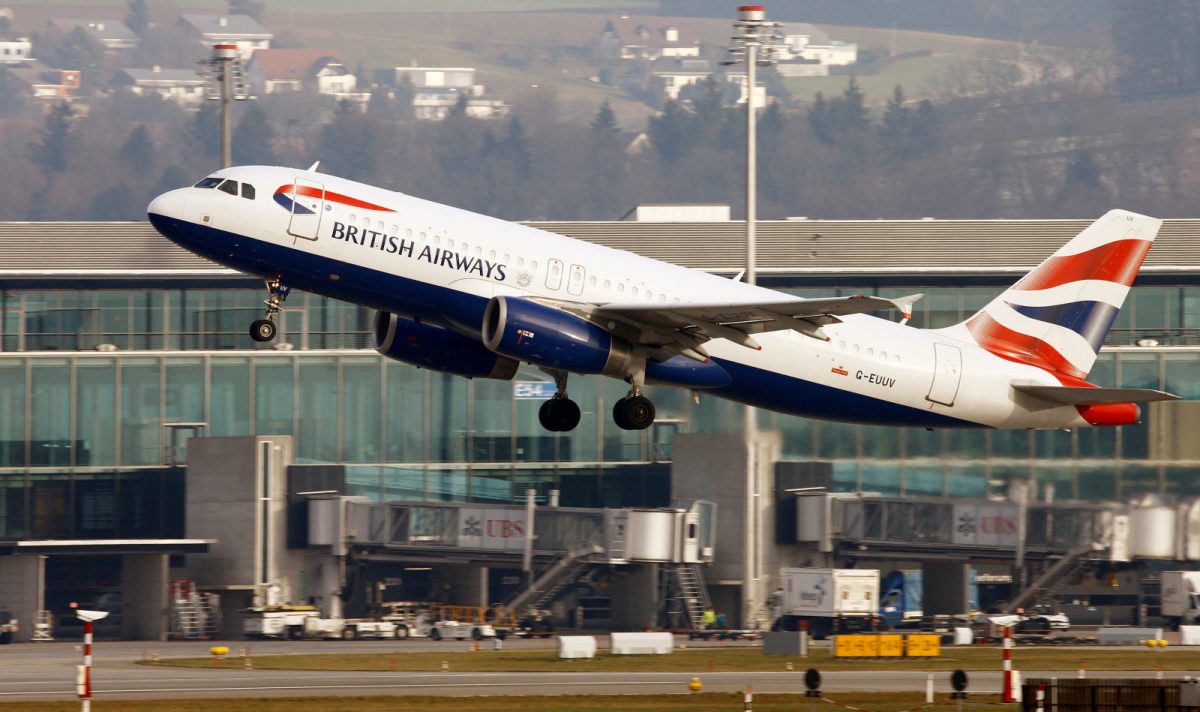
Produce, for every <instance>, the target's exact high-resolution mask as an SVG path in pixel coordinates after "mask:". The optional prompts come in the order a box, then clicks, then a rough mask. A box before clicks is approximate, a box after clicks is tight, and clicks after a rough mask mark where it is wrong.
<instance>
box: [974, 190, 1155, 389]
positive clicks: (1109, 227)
mask: <svg viewBox="0 0 1200 712" xmlns="http://www.w3.org/2000/svg"><path fill="white" fill-rule="evenodd" d="M1161 225H1162V221H1161V220H1157V219H1155V218H1150V217H1146V216H1145V215H1138V214H1136V213H1131V212H1127V211H1124V210H1112V211H1109V212H1108V213H1107V214H1105V215H1104V217H1102V218H1100V219H1099V220H1097V221H1096V222H1094V223H1092V224H1091V225H1089V226H1088V227H1087V228H1086V229H1084V231H1083V232H1081V233H1079V234H1078V235H1076V236H1075V238H1074V239H1072V240H1071V241H1070V242H1068V243H1067V244H1066V245H1063V246H1062V247H1061V248H1060V249H1059V250H1058V251H1057V252H1055V253H1054V254H1053V255H1051V256H1050V257H1049V258H1047V259H1046V260H1045V261H1044V262H1042V263H1041V264H1040V265H1038V266H1037V267H1036V268H1034V270H1033V271H1032V272H1030V273H1029V274H1027V275H1025V276H1024V277H1023V278H1021V280H1020V281H1018V282H1017V283H1016V284H1014V285H1013V286H1012V287H1010V288H1009V289H1008V290H1007V291H1005V292H1004V293H1003V294H1001V295H1000V296H999V297H996V298H995V299H993V300H992V301H991V302H990V303H989V304H988V305H987V306H985V307H984V308H983V309H981V310H980V311H979V312H977V313H976V314H975V315H974V316H972V317H971V318H970V319H967V321H966V322H964V323H963V324H962V325H961V326H965V327H966V329H967V331H968V332H970V336H971V338H972V339H973V340H974V341H975V342H976V343H977V344H979V345H980V346H981V347H983V348H984V349H986V350H988V351H990V352H991V353H993V354H995V355H997V356H1000V357H1001V358H1004V359H1008V360H1010V361H1016V362H1018V363H1026V364H1029V365H1031V366H1037V367H1038V368H1042V369H1044V370H1046V371H1049V372H1051V373H1052V374H1054V375H1055V376H1056V377H1058V378H1059V379H1060V380H1061V381H1063V382H1064V383H1065V382H1068V381H1073V380H1077V381H1083V380H1084V379H1086V378H1087V375H1088V372H1089V371H1091V369H1092V365H1093V364H1094V363H1095V362H1096V356H1097V355H1098V354H1099V353H1100V347H1101V346H1102V345H1103V344H1104V339H1105V338H1106V337H1107V336H1108V331H1109V329H1110V328H1111V327H1112V324H1113V321H1114V320H1115V319H1116V318H1117V312H1118V311H1119V310H1120V309H1121V305H1122V304H1124V303H1125V297H1126V296H1127V295H1128V294H1129V288H1130V286H1131V285H1132V284H1133V280H1134V278H1135V277H1136V276H1137V273H1138V270H1139V269H1140V268H1141V266H1142V261H1143V260H1144V259H1145V258H1146V253H1147V252H1149V250H1150V245H1151V244H1153V242H1154V238H1155V236H1156V235H1157V234H1158V229H1159V227H1161Z"/></svg>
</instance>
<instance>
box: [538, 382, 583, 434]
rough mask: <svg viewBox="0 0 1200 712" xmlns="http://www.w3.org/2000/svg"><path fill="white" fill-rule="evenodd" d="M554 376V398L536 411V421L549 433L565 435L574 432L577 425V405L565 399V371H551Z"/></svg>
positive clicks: (578, 414)
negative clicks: (570, 431)
mask: <svg viewBox="0 0 1200 712" xmlns="http://www.w3.org/2000/svg"><path fill="white" fill-rule="evenodd" d="M550 375H551V376H554V385H555V387H556V392H555V394H554V397H553V398H551V399H550V400H548V401H546V402H545V403H543V404H542V407H541V408H540V409H539V410H538V420H539V421H541V423H542V427H543V428H545V429H546V430H549V431H550V432H554V433H565V432H567V431H569V430H574V429H575V426H577V425H579V417H580V413H579V405H578V404H576V403H575V401H573V400H571V399H570V398H568V397H567V374H566V372H565V371H551V372H550Z"/></svg>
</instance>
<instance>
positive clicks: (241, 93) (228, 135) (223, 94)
mask: <svg viewBox="0 0 1200 712" xmlns="http://www.w3.org/2000/svg"><path fill="white" fill-rule="evenodd" d="M200 66H201V67H202V69H201V70H200V74H202V75H204V76H205V78H206V79H207V80H208V86H207V89H206V92H205V95H206V97H205V98H208V99H214V100H220V102H221V167H222V168H228V167H230V166H232V165H233V119H232V117H231V104H232V103H233V101H234V100H235V99H236V100H238V101H243V100H245V99H249V98H250V93H249V90H248V88H247V87H246V81H245V72H244V71H243V69H242V62H241V58H240V55H238V47H237V45H236V44H229V43H221V44H215V45H213V53H212V57H210V58H209V59H202V60H200ZM215 82H220V83H221V87H220V92H219V93H218V92H217V91H216V88H215V87H214V86H213V84H214V83H215Z"/></svg>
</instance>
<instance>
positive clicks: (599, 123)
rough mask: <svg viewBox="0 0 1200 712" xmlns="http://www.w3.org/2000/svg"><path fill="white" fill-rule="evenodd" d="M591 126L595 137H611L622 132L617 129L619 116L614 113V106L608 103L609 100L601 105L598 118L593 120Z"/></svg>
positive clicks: (597, 114) (597, 113)
mask: <svg viewBox="0 0 1200 712" xmlns="http://www.w3.org/2000/svg"><path fill="white" fill-rule="evenodd" d="M591 126H592V134H593V136H611V135H616V134H617V133H619V132H620V129H619V128H618V127H617V115H616V114H615V113H613V110H612V104H610V103H608V99H605V100H604V103H603V104H601V105H600V109H599V111H597V112H596V116H595V117H593V118H592V124H591Z"/></svg>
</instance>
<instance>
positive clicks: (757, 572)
mask: <svg viewBox="0 0 1200 712" xmlns="http://www.w3.org/2000/svg"><path fill="white" fill-rule="evenodd" d="M780 27H782V25H781V24H780V23H778V22H768V21H767V13H766V9H765V8H764V7H763V6H762V5H742V6H741V7H739V8H738V19H737V21H736V22H734V23H733V37H732V40H731V44H730V46H729V59H728V60H727V61H725V62H723V63H722V64H725V65H727V66H728V65H734V64H738V63H740V62H745V63H746V273H745V280H746V284H757V282H758V267H757V260H756V255H755V253H756V251H757V246H756V244H755V238H756V236H755V233H754V228H755V225H754V223H755V220H756V219H757V215H756V212H757V199H758V196H757V190H758V181H757V178H758V176H757V173H758V161H757V153H756V149H757V146H756V142H757V136H756V131H755V129H756V128H757V127H756V125H755V120H756V119H757V116H756V114H755V105H754V94H755V92H754V90H755V85H756V84H757V81H758V79H757V69H758V65H759V64H763V65H764V66H765V65H769V64H772V63H773V62H774V61H775V52H776V49H775V47H776V44H777V42H778V41H779V40H780V39H781V38H780V35H779V28H780ZM760 50H761V53H760ZM742 413H743V422H742V431H743V433H744V435H745V443H746V491H745V496H746V509H745V514H746V528H745V534H744V536H745V546H744V548H743V553H742V624H743V626H745V627H749V626H750V625H752V624H753V623H754V618H755V617H756V616H757V614H758V610H759V607H760V603H761V601H762V588H763V586H762V555H763V548H762V539H763V532H762V521H761V516H760V515H761V513H762V510H763V504H762V499H763V498H762V489H763V487H762V483H761V482H760V481H759V480H760V478H759V472H758V471H759V469H760V468H759V463H758V457H757V448H758V434H757V432H758V415H757V413H756V411H755V409H754V408H753V407H751V406H746V407H745V408H744V409H743V411H742Z"/></svg>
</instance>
